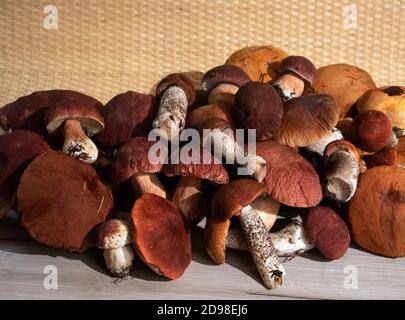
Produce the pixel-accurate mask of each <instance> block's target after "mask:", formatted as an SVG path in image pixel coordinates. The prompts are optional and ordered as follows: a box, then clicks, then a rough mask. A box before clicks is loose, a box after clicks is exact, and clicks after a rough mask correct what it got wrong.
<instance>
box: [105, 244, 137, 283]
mask: <svg viewBox="0 0 405 320" xmlns="http://www.w3.org/2000/svg"><path fill="white" fill-rule="evenodd" d="M103 255H104V259H105V263H106V266H107V269H108V270H109V271H110V272H111V273H112V274H113V275H115V276H117V277H120V278H123V277H125V276H127V275H128V274H129V272H130V271H131V270H132V263H133V261H134V251H133V250H132V246H131V245H130V244H129V245H126V246H124V247H120V248H117V249H104V252H103Z"/></svg>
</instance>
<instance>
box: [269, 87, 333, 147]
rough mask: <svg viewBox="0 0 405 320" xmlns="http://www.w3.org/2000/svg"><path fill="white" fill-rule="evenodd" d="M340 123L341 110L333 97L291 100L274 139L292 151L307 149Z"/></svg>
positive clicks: (285, 107) (323, 95)
mask: <svg viewBox="0 0 405 320" xmlns="http://www.w3.org/2000/svg"><path fill="white" fill-rule="evenodd" d="M338 120H339V109H338V107H337V105H336V101H335V99H334V98H333V97H331V96H329V95H326V94H322V95H318V96H315V95H311V96H303V97H298V98H294V99H290V100H288V101H287V102H286V104H285V106H284V116H283V120H282V122H281V126H280V128H279V130H278V132H276V134H275V136H274V139H275V140H276V141H277V142H279V143H282V144H285V145H288V146H290V147H306V146H309V145H311V144H313V143H315V142H317V141H318V140H319V139H321V138H322V137H324V136H325V135H327V134H328V133H330V132H331V130H332V129H333V128H334V127H335V125H336V124H337V122H338Z"/></svg>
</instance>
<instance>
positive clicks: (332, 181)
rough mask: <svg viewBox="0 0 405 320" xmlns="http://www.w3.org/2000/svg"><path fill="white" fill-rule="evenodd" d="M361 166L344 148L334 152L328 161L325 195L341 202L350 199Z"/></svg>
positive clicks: (324, 186) (354, 189)
mask: <svg viewBox="0 0 405 320" xmlns="http://www.w3.org/2000/svg"><path fill="white" fill-rule="evenodd" d="M359 174H360V166H359V162H358V161H357V159H356V157H355V156H354V155H353V154H352V153H351V152H347V151H344V150H338V151H336V152H334V153H332V154H331V155H330V156H329V157H328V160H327V162H326V174H325V181H324V183H323V189H324V195H325V197H327V198H329V199H332V200H336V201H339V202H347V201H349V200H350V199H351V198H352V197H353V195H354V193H355V191H356V188H357V182H358V177H359Z"/></svg>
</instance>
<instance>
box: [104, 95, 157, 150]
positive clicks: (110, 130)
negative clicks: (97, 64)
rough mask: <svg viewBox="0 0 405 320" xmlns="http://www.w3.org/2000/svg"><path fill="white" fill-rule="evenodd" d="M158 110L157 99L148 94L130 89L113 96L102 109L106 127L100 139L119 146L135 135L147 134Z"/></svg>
mask: <svg viewBox="0 0 405 320" xmlns="http://www.w3.org/2000/svg"><path fill="white" fill-rule="evenodd" d="M157 112H158V103H157V99H156V98H155V97H153V96H151V95H148V94H142V93H138V92H135V91H128V92H125V93H121V94H118V95H116V96H115V97H113V98H112V99H111V100H110V101H109V102H108V103H107V104H106V105H105V107H104V108H103V109H102V115H103V116H104V121H105V129H104V131H103V132H102V133H100V134H99V135H98V138H99V140H100V141H101V142H102V143H104V144H105V145H106V146H109V147H117V146H120V145H121V144H123V143H125V142H127V141H128V140H130V139H131V138H133V137H142V136H147V135H148V133H149V131H150V130H152V122H153V120H154V119H155V117H156V115H157Z"/></svg>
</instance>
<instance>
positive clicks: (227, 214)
mask: <svg viewBox="0 0 405 320" xmlns="http://www.w3.org/2000/svg"><path fill="white" fill-rule="evenodd" d="M264 194H266V187H265V186H264V185H263V184H261V183H259V182H257V181H255V180H251V179H238V180H233V181H231V182H230V183H228V184H226V185H224V186H222V187H220V188H219V189H218V191H217V192H216V193H215V195H214V197H213V199H212V203H211V216H212V218H214V219H215V220H218V221H225V220H228V219H230V218H232V216H234V215H236V216H237V215H239V213H240V211H241V210H242V208H243V207H245V206H247V205H249V204H251V203H252V202H253V201H255V200H256V199H257V198H259V197H260V196H262V195H264Z"/></svg>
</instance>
